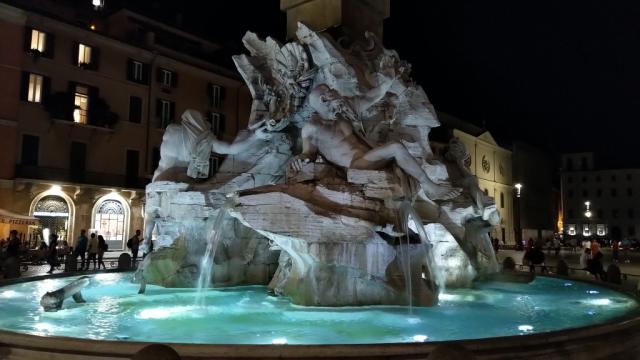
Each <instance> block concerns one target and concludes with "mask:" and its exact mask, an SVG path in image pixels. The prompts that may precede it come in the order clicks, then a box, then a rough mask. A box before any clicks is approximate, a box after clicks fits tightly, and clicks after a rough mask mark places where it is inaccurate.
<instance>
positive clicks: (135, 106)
mask: <svg viewBox="0 0 640 360" xmlns="http://www.w3.org/2000/svg"><path fill="white" fill-rule="evenodd" d="M129 121H130V122H132V123H136V124H140V122H141V121H142V99H141V98H139V97H137V96H129Z"/></svg>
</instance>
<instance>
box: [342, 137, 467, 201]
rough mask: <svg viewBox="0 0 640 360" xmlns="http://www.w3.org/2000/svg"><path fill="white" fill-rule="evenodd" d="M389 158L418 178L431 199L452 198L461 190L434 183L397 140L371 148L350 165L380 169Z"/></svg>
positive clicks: (356, 167) (365, 168)
mask: <svg viewBox="0 0 640 360" xmlns="http://www.w3.org/2000/svg"><path fill="white" fill-rule="evenodd" d="M391 160H395V162H396V163H397V164H398V166H399V167H400V168H401V169H402V170H404V172H406V173H407V174H409V175H410V176H412V177H413V178H415V179H416V180H418V181H419V182H420V185H421V186H422V188H423V189H424V191H425V193H426V194H427V196H428V197H429V199H431V200H448V199H452V198H454V197H456V196H458V195H460V193H461V192H462V190H461V189H459V188H455V187H452V186H450V185H444V184H436V183H434V182H433V181H431V179H429V176H427V174H426V173H425V172H424V170H422V168H421V167H420V165H419V164H418V162H417V161H416V159H414V158H413V156H411V154H410V153H409V151H408V150H407V148H405V147H404V145H402V144H401V143H398V142H390V143H388V144H385V145H382V146H380V147H377V148H375V149H371V150H370V151H368V152H367V153H366V154H364V155H362V156H361V157H359V158H356V159H354V160H353V161H352V162H351V166H350V167H352V168H354V169H363V170H374V169H380V168H382V167H384V166H385V165H386V164H387V163H388V162H389V161H391Z"/></svg>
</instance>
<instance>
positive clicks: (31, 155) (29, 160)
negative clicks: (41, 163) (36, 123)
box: [20, 135, 40, 166]
mask: <svg viewBox="0 0 640 360" xmlns="http://www.w3.org/2000/svg"><path fill="white" fill-rule="evenodd" d="M39 151H40V138H39V137H37V136H33V135H22V159H21V161H20V163H21V164H22V165H27V166H38V153H39Z"/></svg>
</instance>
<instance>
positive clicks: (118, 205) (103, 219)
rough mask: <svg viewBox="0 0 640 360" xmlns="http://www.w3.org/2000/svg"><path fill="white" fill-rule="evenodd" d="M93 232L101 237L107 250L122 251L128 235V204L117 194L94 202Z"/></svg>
mask: <svg viewBox="0 0 640 360" xmlns="http://www.w3.org/2000/svg"><path fill="white" fill-rule="evenodd" d="M92 224H93V229H92V230H93V231H95V232H96V233H97V234H98V235H102V236H103V237H104V239H105V241H106V242H107V245H109V250H124V245H125V243H126V239H127V236H128V233H129V204H128V203H127V202H126V201H125V200H124V199H123V198H122V197H121V196H119V195H117V194H109V195H106V196H103V197H102V198H100V199H98V201H96V203H95V205H94V207H93V212H92Z"/></svg>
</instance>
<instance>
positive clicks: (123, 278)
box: [0, 274, 638, 344]
mask: <svg viewBox="0 0 640 360" xmlns="http://www.w3.org/2000/svg"><path fill="white" fill-rule="evenodd" d="M130 277H131V275H130V274H98V275H95V276H93V277H92V280H91V284H90V285H89V286H88V287H87V288H86V289H85V290H83V296H84V298H85V299H86V300H87V303H86V304H76V303H74V302H73V300H71V299H67V300H65V302H64V305H63V309H62V310H60V311H58V312H50V313H46V312H44V311H43V310H42V308H41V307H40V305H39V301H40V297H41V296H42V295H43V294H44V293H45V292H47V291H52V290H56V289H58V288H60V287H61V286H64V285H65V284H67V283H69V282H71V281H72V280H73V279H75V278H60V279H47V280H41V281H34V282H27V283H22V284H16V285H11V286H5V287H2V288H0V328H2V329H5V330H11V331H16V332H22V333H28V334H35V335H42V336H68V337H76V338H86V339H101V340H129V341H149V342H181V343H209V344H271V343H276V344H282V343H287V344H358V343H396V342H415V341H441V340H453V339H475V338H486V337H497V336H508V335H518V334H531V333H539V332H545V331H552V330H560V329H567V328H574V327H581V326H587V325H592V324H597V323H602V322H606V321H609V320H611V319H614V318H617V317H620V316H624V315H626V314H629V313H631V312H634V311H638V303H637V302H636V301H635V300H634V299H632V298H631V297H628V296H626V295H624V294H621V293H618V292H615V291H612V290H609V289H606V288H600V287H596V286H594V285H590V284H587V283H580V282H572V281H566V280H560V279H553V278H544V277H539V278H537V279H536V280H535V281H534V282H532V283H531V284H504V283H485V284H481V285H478V286H477V287H476V288H475V289H464V290H450V291H447V292H446V293H444V294H442V295H441V298H440V305H439V306H437V307H433V308H414V309H413V313H412V315H409V313H408V310H407V308H406V307H398V306H375V307H350V308H309V307H301V306H296V305H292V304H291V303H290V302H289V301H288V300H287V299H286V298H276V297H271V296H268V295H267V293H266V288H265V287H261V286H250V287H241V288H229V289H223V290H211V291H210V292H209V294H208V297H207V306H206V307H205V308H200V307H198V306H195V305H194V302H195V295H196V294H195V291H193V290H192V289H165V288H162V287H158V286H153V285H148V286H147V291H146V294H144V295H138V294H137V291H138V285H136V284H132V283H131V282H130Z"/></svg>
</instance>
